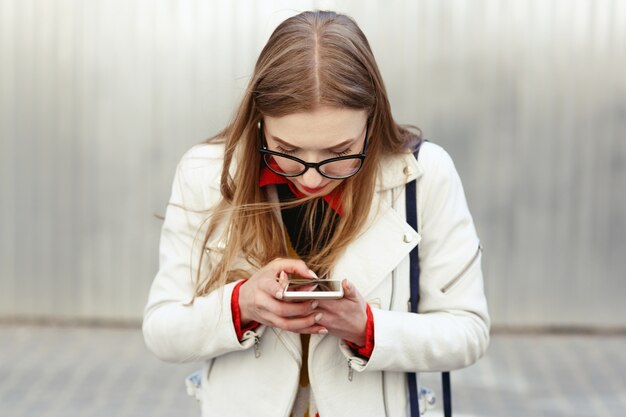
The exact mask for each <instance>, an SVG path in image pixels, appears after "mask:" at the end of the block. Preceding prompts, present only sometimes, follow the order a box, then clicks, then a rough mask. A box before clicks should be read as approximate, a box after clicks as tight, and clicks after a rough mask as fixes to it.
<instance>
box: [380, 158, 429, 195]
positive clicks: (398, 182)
mask: <svg viewBox="0 0 626 417" xmlns="http://www.w3.org/2000/svg"><path fill="white" fill-rule="evenodd" d="M421 175H422V169H421V166H420V165H419V164H418V163H417V160H416V159H415V156H413V154H412V153H410V152H407V153H404V154H394V155H385V156H383V157H382V159H381V161H380V172H379V174H378V180H377V181H376V191H378V192H381V191H385V190H389V189H391V188H396V187H400V186H402V185H404V184H406V183H408V182H410V181H412V180H414V179H416V178H418V177H420V176H421Z"/></svg>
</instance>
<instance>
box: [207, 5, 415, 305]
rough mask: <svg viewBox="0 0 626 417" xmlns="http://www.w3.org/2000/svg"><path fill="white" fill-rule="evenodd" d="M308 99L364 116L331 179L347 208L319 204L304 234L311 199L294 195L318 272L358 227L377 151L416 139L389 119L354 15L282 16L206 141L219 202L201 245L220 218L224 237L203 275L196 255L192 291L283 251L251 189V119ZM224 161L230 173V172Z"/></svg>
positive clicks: (254, 159) (254, 122)
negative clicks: (362, 129) (302, 209)
mask: <svg viewBox="0 0 626 417" xmlns="http://www.w3.org/2000/svg"><path fill="white" fill-rule="evenodd" d="M318 106H331V107H337V108H349V109H355V110H366V111H367V113H368V115H369V123H370V128H369V141H368V145H367V157H366V159H365V161H364V164H363V167H362V168H361V170H360V171H359V173H358V174H357V175H355V176H354V177H351V178H349V179H346V180H344V181H343V182H342V183H341V184H340V187H342V200H341V205H342V209H343V212H344V213H349V214H345V215H343V216H342V217H340V218H338V219H333V216H334V213H333V211H332V210H326V213H325V215H324V218H323V221H322V225H321V230H318V231H317V232H316V233H313V220H312V219H313V216H315V208H314V207H316V206H317V204H315V201H314V200H312V199H304V200H303V202H301V204H307V205H308V207H307V216H308V219H309V221H307V222H305V223H306V224H303V225H302V227H303V230H302V233H304V234H305V236H307V237H308V239H309V241H310V242H311V245H312V246H311V247H312V250H311V252H310V256H308V257H307V258H305V259H304V260H305V261H306V262H307V265H308V266H309V267H310V268H311V269H313V270H314V271H316V272H317V273H318V275H320V274H321V275H325V274H327V273H328V272H329V271H331V270H332V267H333V266H334V264H335V263H336V261H337V259H338V257H339V256H340V255H341V254H342V253H343V251H344V250H345V248H346V247H347V246H348V244H350V242H351V241H353V240H354V238H355V237H356V236H357V234H358V233H359V231H360V230H361V229H362V227H363V225H364V223H365V221H366V219H367V217H368V214H369V210H370V205H371V201H372V199H373V194H374V187H375V182H376V176H377V173H378V168H379V160H380V157H381V155H383V154H389V153H401V152H406V151H407V149H408V148H409V146H410V144H411V143H412V142H415V141H416V140H419V134H417V135H416V134H415V133H412V132H410V131H409V130H408V129H406V128H404V127H402V126H399V125H398V124H396V123H395V122H394V120H393V117H392V114H391V108H390V105H389V101H388V98H387V93H386V91H385V87H384V84H383V80H382V77H381V75H380V72H379V70H378V66H377V65H376V61H375V59H374V56H373V54H372V51H371V48H370V46H369V43H368V41H367V39H366V38H365V35H364V34H363V32H362V31H361V30H360V29H359V27H358V26H357V24H356V23H355V22H354V20H352V19H351V18H350V17H348V16H345V15H341V14H337V13H334V12H329V11H310V12H304V13H301V14H298V15H296V16H293V17H291V18H289V19H287V20H285V21H284V22H282V23H281V24H280V25H279V26H278V27H277V28H276V29H275V31H274V32H273V33H272V35H271V36H270V38H269V40H268V42H267V44H266V45H265V47H264V48H263V50H262V51H261V54H260V56H259V58H258V60H257V63H256V66H255V69H254V73H253V75H252V79H251V81H250V83H249V85H248V88H247V90H246V92H245V95H244V97H243V100H242V102H241V105H240V106H239V109H238V111H237V113H236V115H235V117H234V119H233V121H232V122H231V124H230V125H229V126H227V127H226V128H225V129H224V130H223V131H222V132H220V133H219V134H217V135H216V136H215V137H213V138H211V139H209V140H208V141H209V142H223V143H224V147H225V153H224V165H223V169H222V175H221V194H222V200H221V201H220V203H219V204H218V205H217V207H216V208H215V209H214V210H213V211H212V215H211V218H210V220H209V223H208V228H207V231H206V234H205V236H204V244H203V246H202V247H205V246H206V244H207V242H208V240H209V238H210V237H211V236H212V235H213V234H214V233H217V229H218V225H220V224H224V223H225V222H227V225H226V229H225V230H224V231H223V233H224V237H225V238H226V237H227V241H228V242H227V244H226V245H225V247H224V248H223V249H222V253H221V254H219V261H218V262H216V264H215V265H211V266H210V267H209V268H208V269H209V270H207V271H206V272H204V271H203V270H202V269H203V268H202V265H203V262H202V261H203V257H204V256H205V252H204V251H201V255H200V260H199V268H198V275H197V280H196V296H201V295H204V294H207V293H209V292H211V291H212V290H214V289H216V288H220V287H222V286H223V285H224V284H226V283H227V282H231V281H234V280H236V279H239V278H241V277H243V276H245V275H246V274H249V273H250V272H251V271H242V270H241V269H236V268H235V264H236V263H237V262H236V261H237V259H239V258H243V259H245V260H246V261H247V263H248V264H250V265H251V266H252V268H260V267H262V266H263V265H265V264H267V263H268V262H269V261H271V260H272V259H275V258H277V257H286V256H288V254H289V248H288V244H287V243H286V242H285V238H284V236H285V232H284V230H283V227H282V225H281V222H280V220H279V219H278V218H277V216H276V213H275V210H274V209H275V208H276V207H277V205H278V203H276V202H270V201H269V199H268V196H267V195H266V193H265V191H264V189H262V188H261V187H259V173H260V167H261V166H262V161H261V157H260V155H259V152H258V123H259V122H260V120H261V119H262V117H263V116H272V117H280V116H285V115H288V114H293V113H299V112H307V111H312V110H314V109H315V108H316V107H318ZM233 162H236V164H235V165H236V170H234V173H233V174H232V176H231V165H233ZM334 221H336V224H335V225H334V228H333V233H332V235H330V234H329V231H330V229H331V227H333V226H332V225H331V223H333V222H334ZM329 235H330V237H328V236H329ZM204 269H207V268H204Z"/></svg>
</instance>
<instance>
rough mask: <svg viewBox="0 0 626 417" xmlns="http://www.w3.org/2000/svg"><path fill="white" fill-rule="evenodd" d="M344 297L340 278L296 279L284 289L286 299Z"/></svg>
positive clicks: (332, 298) (331, 298)
mask: <svg viewBox="0 0 626 417" xmlns="http://www.w3.org/2000/svg"><path fill="white" fill-rule="evenodd" d="M342 297H343V287H342V286H341V281H340V280H333V279H295V280H290V281H289V284H288V285H287V287H286V288H285V290H284V291H283V299H284V300H315V299H324V300H334V299H337V298H342Z"/></svg>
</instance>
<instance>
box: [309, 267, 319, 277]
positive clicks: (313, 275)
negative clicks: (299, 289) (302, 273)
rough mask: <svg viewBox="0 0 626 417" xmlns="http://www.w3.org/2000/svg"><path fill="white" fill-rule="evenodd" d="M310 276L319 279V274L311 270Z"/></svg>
mask: <svg viewBox="0 0 626 417" xmlns="http://www.w3.org/2000/svg"><path fill="white" fill-rule="evenodd" d="M309 275H311V276H312V277H313V278H317V274H316V273H315V272H313V271H311V270H310V269H309Z"/></svg>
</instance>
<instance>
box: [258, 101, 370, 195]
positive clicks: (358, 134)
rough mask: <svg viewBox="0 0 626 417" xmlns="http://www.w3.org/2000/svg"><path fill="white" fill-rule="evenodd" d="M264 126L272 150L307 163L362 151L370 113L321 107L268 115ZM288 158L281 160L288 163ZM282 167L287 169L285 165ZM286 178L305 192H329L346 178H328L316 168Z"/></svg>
mask: <svg viewBox="0 0 626 417" xmlns="http://www.w3.org/2000/svg"><path fill="white" fill-rule="evenodd" d="M264 125H265V126H264V128H265V132H264V133H265V140H266V142H267V148H268V149H269V150H272V151H276V152H281V153H284V154H288V155H291V156H295V157H297V158H300V159H302V160H304V161H306V162H320V161H323V160H325V159H330V158H335V157H338V156H344V155H352V154H359V153H361V151H362V150H363V144H364V142H365V134H366V130H367V129H366V128H367V112H366V111H365V110H352V109H343V108H337V107H328V106H322V107H318V108H317V109H316V110H314V111H311V112H306V113H294V114H290V115H287V116H282V117H269V116H265V117H264ZM285 161H287V162H281V163H283V164H284V163H289V162H288V160H285ZM348 163H353V162H348ZM281 168H282V169H283V170H285V171H287V170H288V169H286V168H288V167H286V166H285V167H281ZM287 179H288V180H289V181H291V182H292V183H293V184H294V185H295V186H296V188H297V189H298V190H300V192H302V193H303V194H305V195H312V194H316V195H325V194H328V193H329V192H331V191H332V190H333V189H334V188H335V187H337V186H338V185H339V184H341V182H342V181H344V180H334V179H330V178H326V177H324V176H322V175H320V173H319V172H318V171H317V170H316V169H314V168H309V169H308V170H307V171H306V172H305V173H304V174H302V175H299V176H297V177H288V178H287Z"/></svg>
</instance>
